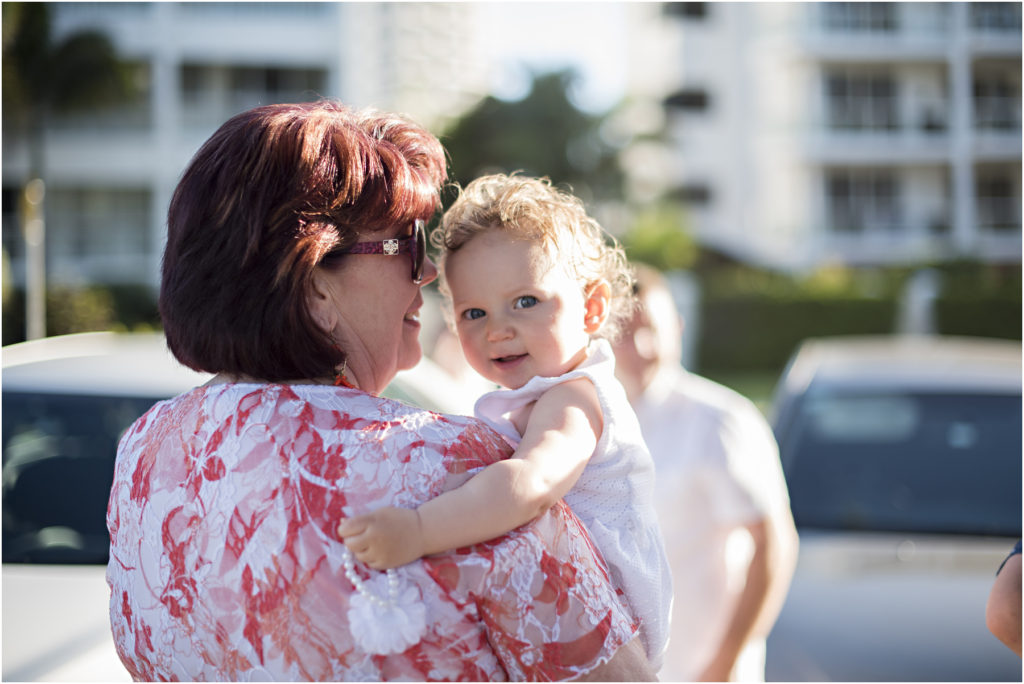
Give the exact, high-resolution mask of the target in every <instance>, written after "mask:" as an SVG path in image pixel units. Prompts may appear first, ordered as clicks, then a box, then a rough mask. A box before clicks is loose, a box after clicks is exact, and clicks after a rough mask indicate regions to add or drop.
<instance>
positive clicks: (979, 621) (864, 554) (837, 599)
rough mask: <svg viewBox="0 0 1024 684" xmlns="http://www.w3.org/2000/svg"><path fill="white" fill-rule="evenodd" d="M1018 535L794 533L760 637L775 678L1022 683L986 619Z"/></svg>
mask: <svg viewBox="0 0 1024 684" xmlns="http://www.w3.org/2000/svg"><path fill="white" fill-rule="evenodd" d="M1015 542H1016V539H1015V538H1014V539H1007V538H984V537H962V536H942V535H927V536H926V535H905V534H893V533H850V532H841V533H839V532H836V533H831V532H814V531H807V530H801V532H800V556H799V560H798V563H797V569H796V573H795V574H794V577H793V582H792V585H791V588H790V592H789V595H788V596H787V599H786V603H785V605H784V606H783V609H782V612H781V614H780V615H779V619H778V621H777V622H776V624H775V627H774V628H773V630H772V633H771V635H770V636H769V639H768V657H767V663H766V674H767V676H768V678H769V679H770V680H773V681H780V680H781V681H1020V675H1021V661H1020V659H1019V658H1018V657H1017V656H1016V655H1015V654H1014V653H1013V652H1012V651H1010V650H1009V649H1008V648H1006V647H1005V646H1004V645H1003V644H1001V643H1000V642H999V641H998V640H997V639H996V638H995V637H994V636H992V634H991V633H989V631H988V629H987V627H986V625H985V605H986V602H987V600H988V593H989V591H990V589H991V588H992V583H993V582H994V580H995V574H996V570H997V569H998V567H999V564H1000V563H1001V562H1002V561H1003V559H1004V558H1005V557H1006V555H1007V554H1008V553H1009V551H1010V549H1011V548H1012V547H1013V544H1014V543H1015Z"/></svg>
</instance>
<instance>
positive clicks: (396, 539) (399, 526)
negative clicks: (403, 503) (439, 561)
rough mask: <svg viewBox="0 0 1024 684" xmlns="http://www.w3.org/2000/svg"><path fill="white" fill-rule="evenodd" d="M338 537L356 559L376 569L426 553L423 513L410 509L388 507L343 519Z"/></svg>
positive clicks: (401, 563) (409, 561)
mask: <svg viewBox="0 0 1024 684" xmlns="http://www.w3.org/2000/svg"><path fill="white" fill-rule="evenodd" d="M338 536H339V537H341V540H342V541H343V542H344V543H345V546H346V547H348V550H349V551H351V552H352V554H353V555H355V557H356V558H358V559H359V560H360V561H361V562H363V563H366V564H367V565H369V566H370V567H371V568H374V569H375V570H386V569H388V568H394V567H398V566H399V565H405V564H406V563H411V562H413V561H414V560H416V559H418V558H420V557H421V556H422V555H423V551H422V548H423V545H422V542H423V537H422V534H421V533H420V516H419V514H418V513H417V512H416V511H415V510H409V509H408V508H396V507H394V506H387V507H385V508H378V509H377V510H376V511H373V512H372V513H367V514H366V515H359V516H356V517H354V518H348V519H346V520H342V521H341V523H340V524H339V525H338Z"/></svg>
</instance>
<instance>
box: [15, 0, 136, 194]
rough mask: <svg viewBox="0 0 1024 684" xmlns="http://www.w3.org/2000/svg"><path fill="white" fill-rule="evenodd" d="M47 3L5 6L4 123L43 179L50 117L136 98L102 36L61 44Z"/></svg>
mask: <svg viewBox="0 0 1024 684" xmlns="http://www.w3.org/2000/svg"><path fill="white" fill-rule="evenodd" d="M50 12H51V8H50V4H49V3H45V2H5V3H3V100H4V123H5V125H6V124H14V125H15V126H16V127H17V129H18V131H17V132H18V134H20V135H22V136H24V137H25V138H27V140H28V144H29V146H30V156H31V164H32V168H31V169H30V174H29V177H38V176H40V175H41V172H42V169H41V168H40V166H41V163H40V162H41V154H42V152H41V147H42V137H43V134H44V131H45V127H46V124H47V120H48V119H49V116H50V115H51V114H52V113H54V112H57V113H62V112H72V111H77V110H83V109H90V108H96V107H100V106H103V105H106V104H111V103H117V102H122V101H124V100H125V99H127V98H128V97H129V96H130V95H131V93H132V88H131V81H130V78H129V74H128V69H127V66H126V65H125V64H124V63H122V62H121V61H120V60H119V59H118V57H117V52H116V51H115V49H114V46H113V44H112V43H111V42H110V39H109V38H107V36H106V35H104V34H103V33H101V32H99V31H93V30H84V31H78V32H75V33H72V34H69V35H67V36H64V37H62V38H60V39H59V40H55V38H54V36H53V33H52V22H51V16H50Z"/></svg>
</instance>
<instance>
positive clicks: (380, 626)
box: [343, 549, 427, 655]
mask: <svg viewBox="0 0 1024 684" xmlns="http://www.w3.org/2000/svg"><path fill="white" fill-rule="evenodd" d="M343 563H344V566H345V576H346V577H348V580H349V581H350V582H351V583H352V585H353V586H354V587H355V589H356V591H355V593H354V594H352V596H351V597H350V598H349V609H348V625H349V632H351V634H352V638H353V639H354V640H355V642H356V645H358V646H359V648H360V649H362V650H363V651H366V652H367V653H372V654H374V655H388V654H391V653H402V652H403V651H405V650H406V649H408V648H409V647H410V646H412V645H414V644H417V643H419V641H420V640H421V639H422V638H423V635H424V634H426V631H427V609H426V606H425V605H423V597H422V595H421V594H420V590H419V587H417V586H416V585H415V584H412V583H410V582H407V581H405V580H403V579H401V578H399V576H398V574H397V573H396V572H395V570H393V569H392V570H388V571H387V572H386V573H385V574H383V575H381V574H378V575H376V576H374V577H371V578H370V579H368V580H367V581H365V582H364V581H363V580H362V578H361V577H359V575H357V574H356V571H355V567H354V563H353V560H352V555H351V554H350V553H349V552H348V549H345V551H344V559H343Z"/></svg>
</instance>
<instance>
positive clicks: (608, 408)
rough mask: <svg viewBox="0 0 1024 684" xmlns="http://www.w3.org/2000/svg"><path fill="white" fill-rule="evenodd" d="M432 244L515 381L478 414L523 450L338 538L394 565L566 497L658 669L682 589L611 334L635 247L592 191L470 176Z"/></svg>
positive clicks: (473, 351)
mask: <svg viewBox="0 0 1024 684" xmlns="http://www.w3.org/2000/svg"><path fill="white" fill-rule="evenodd" d="M432 240H433V241H434V243H435V244H436V245H437V246H438V247H439V248H440V249H441V256H440V265H441V269H442V272H443V282H442V292H444V294H445V295H446V296H447V298H448V300H449V303H450V307H451V310H450V313H451V314H452V317H453V321H454V327H455V332H456V333H457V335H458V338H459V342H460V343H461V345H462V350H463V353H464V354H465V357H466V360H467V361H468V362H469V364H470V365H471V366H472V367H473V368H474V369H475V370H476V371H477V372H478V373H480V374H481V375H482V376H484V377H485V378H487V379H488V380H490V381H492V382H495V383H497V384H499V385H501V386H502V387H504V388H507V389H501V390H497V391H494V392H490V393H488V394H485V395H484V396H482V397H481V398H480V399H479V400H478V401H477V403H476V407H475V413H476V415H477V417H478V418H481V419H482V420H484V421H485V422H487V423H488V424H489V425H490V426H491V427H493V428H494V429H496V430H497V431H498V432H500V433H501V434H502V435H504V436H505V438H506V439H507V440H508V441H509V442H510V443H511V444H512V445H513V446H514V447H515V448H516V452H515V454H514V456H513V457H512V458H509V459H507V460H504V461H499V462H497V463H494V464H492V465H489V466H487V467H486V468H484V469H483V470H481V471H479V473H477V474H476V475H475V476H473V477H472V478H471V479H470V480H468V481H467V482H466V483H465V484H463V485H462V486H460V487H458V488H456V489H453V490H451V491H449V492H446V493H444V494H442V495H440V496H438V497H437V498H435V499H432V500H430V501H427V502H425V503H424V504H422V505H421V506H419V508H417V509H415V510H408V509H403V508H395V507H387V508H382V509H378V510H376V511H374V512H372V513H369V514H366V515H362V516H358V517H354V518H349V519H347V520H345V521H343V522H342V523H341V524H340V525H339V527H338V534H339V536H341V537H342V538H343V539H344V542H345V545H346V546H347V547H348V549H349V550H350V551H351V552H352V553H353V554H354V555H355V556H356V558H358V559H359V560H360V561H362V562H363V563H366V564H367V565H369V566H371V567H374V568H378V569H383V568H390V567H395V566H397V565H402V564H405V563H409V562H411V561H413V560H416V559H417V558H420V557H422V556H424V555H429V554H434V553H440V552H442V551H447V550H450V549H455V548H459V547H462V546H468V545H471V544H476V543H479V542H483V541H486V540H488V539H493V538H494V537H498V536H500V535H502V534H504V533H506V532H508V531H509V530H512V529H515V528H516V527H518V526H520V525H523V524H525V523H527V522H529V521H530V520H533V519H534V518H535V517H537V516H538V515H540V514H541V513H543V512H544V511H546V510H547V509H548V508H549V507H550V506H552V505H553V504H555V503H556V502H557V501H558V500H559V499H562V498H564V499H565V501H566V503H568V504H569V506H570V507H571V508H572V510H573V512H574V513H576V515H577V517H579V518H580V520H582V521H583V523H584V524H585V525H586V526H587V530H588V532H589V533H590V536H591V538H592V539H593V541H594V542H595V544H596V545H597V547H598V548H599V549H600V551H601V553H602V555H603V556H604V559H605V561H606V562H607V563H608V566H609V569H610V572H611V577H612V581H613V582H615V584H616V586H617V587H618V588H620V589H621V590H622V591H623V592H624V593H625V597H626V600H627V601H628V603H629V605H630V607H631V609H632V611H633V615H634V617H636V618H639V620H640V635H641V638H642V639H643V643H644V646H645V648H646V651H647V656H648V659H649V660H650V662H651V665H652V666H653V667H654V668H655V669H657V668H658V667H659V666H660V663H661V657H662V654H663V651H664V649H665V646H666V643H667V639H668V619H669V617H668V616H669V614H670V610H671V603H672V588H671V577H670V573H669V567H668V563H667V560H666V556H665V550H664V544H663V542H662V539H661V532H660V530H659V528H658V523H657V518H656V516H655V512H654V508H653V503H652V502H653V485H654V482H653V478H654V465H653V462H652V461H651V456H650V454H649V453H648V451H647V448H646V446H645V445H644V442H643V439H642V438H641V436H640V428H639V426H638V424H637V420H636V416H635V414H634V413H633V410H632V409H631V408H630V406H629V403H628V402H627V400H626V395H625V392H624V391H623V389H622V386H621V385H620V384H619V382H618V380H616V379H615V376H614V366H615V363H614V357H613V355H612V352H611V347H610V345H609V344H608V341H607V340H606V339H605V338H606V337H612V336H614V334H615V332H616V331H617V329H618V327H619V325H620V323H621V322H622V321H623V320H624V319H625V318H626V317H627V316H629V315H630V313H631V311H632V305H633V299H632V291H631V286H632V276H631V274H630V271H629V268H628V266H627V263H626V259H625V255H624V253H623V252H622V250H621V248H619V247H618V246H617V245H615V243H614V240H613V239H611V238H610V237H609V236H606V235H605V233H604V232H603V231H602V229H601V227H600V226H599V225H598V224H597V222H596V221H594V220H593V219H591V218H590V217H589V216H587V214H586V211H585V210H584V208H583V204H582V202H580V201H579V200H578V199H577V198H575V197H573V196H572V195H569V194H567V193H564V192H561V191H559V190H557V189H555V188H553V187H552V186H551V184H550V182H548V181H547V180H546V179H533V178H526V177H521V176H506V175H492V176H485V177H482V178H479V179H477V180H475V181H473V182H472V183H470V184H469V185H468V186H467V187H466V188H465V190H464V191H463V192H462V194H461V195H460V197H459V198H458V199H457V200H456V202H455V203H454V204H453V205H452V207H451V208H450V209H449V210H448V212H447V213H446V214H445V216H444V219H443V221H442V225H441V226H440V228H439V229H438V230H437V231H436V232H435V233H434V235H433V236H432Z"/></svg>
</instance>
